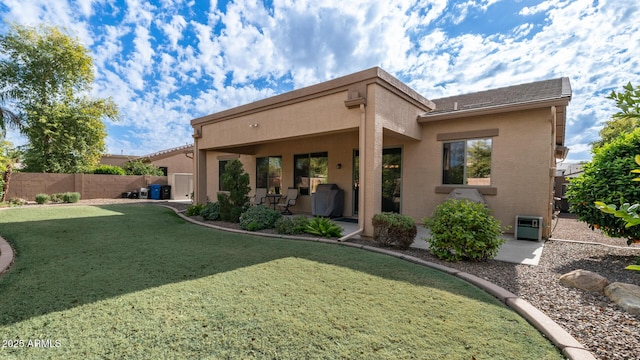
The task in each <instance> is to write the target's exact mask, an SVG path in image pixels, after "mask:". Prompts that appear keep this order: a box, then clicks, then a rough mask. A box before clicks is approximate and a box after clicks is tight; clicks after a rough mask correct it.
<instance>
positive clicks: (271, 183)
mask: <svg viewBox="0 0 640 360" xmlns="http://www.w3.org/2000/svg"><path fill="white" fill-rule="evenodd" d="M263 159H266V160H267V177H266V179H260V176H261V175H263V174H261V172H260V171H258V167H259V166H260V165H259V164H260V160H263ZM272 159H279V160H280V161H279V164H280V167H279V169H280V173H279V174H278V175H277V176H272V175H270V174H269V170H270V168H271V160H272ZM255 180H256V188H262V187H265V188H266V189H267V192H270V193H281V192H282V155H273V156H272V155H270V156H260V157H256V178H255ZM265 181H266V186H263V185H265V184H263V183H264V182H265ZM272 188H273V189H272Z"/></svg>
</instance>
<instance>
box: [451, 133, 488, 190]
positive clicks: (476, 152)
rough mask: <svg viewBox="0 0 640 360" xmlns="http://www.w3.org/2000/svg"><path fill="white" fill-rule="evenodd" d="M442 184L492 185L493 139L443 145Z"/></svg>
mask: <svg viewBox="0 0 640 360" xmlns="http://www.w3.org/2000/svg"><path fill="white" fill-rule="evenodd" d="M442 153H443V159H442V184H444V185H471V186H489V185H491V139H490V138H489V139H473V140H463V141H453V142H446V143H444V144H443V152H442Z"/></svg>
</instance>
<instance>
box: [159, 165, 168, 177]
mask: <svg viewBox="0 0 640 360" xmlns="http://www.w3.org/2000/svg"><path fill="white" fill-rule="evenodd" d="M158 169H160V171H162V176H167V174H168V173H169V168H168V167H166V166H159V167H158Z"/></svg>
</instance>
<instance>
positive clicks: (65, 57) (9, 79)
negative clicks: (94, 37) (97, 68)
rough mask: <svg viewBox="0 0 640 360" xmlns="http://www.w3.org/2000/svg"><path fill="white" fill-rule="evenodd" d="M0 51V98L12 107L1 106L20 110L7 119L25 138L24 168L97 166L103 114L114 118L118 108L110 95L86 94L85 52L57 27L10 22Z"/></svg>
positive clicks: (89, 80)
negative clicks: (12, 105) (102, 97)
mask: <svg viewBox="0 0 640 360" xmlns="http://www.w3.org/2000/svg"><path fill="white" fill-rule="evenodd" d="M0 52H2V53H3V54H4V55H5V57H4V58H3V59H2V60H0V100H2V101H3V102H4V101H7V100H12V103H13V104H15V109H7V108H4V109H5V110H7V111H9V112H10V113H11V114H21V116H17V117H16V118H11V121H10V123H12V124H14V125H18V126H17V127H18V128H19V130H20V131H21V133H22V134H24V135H25V136H26V137H27V139H28V140H29V145H28V147H27V148H26V151H25V154H24V156H25V158H24V162H25V165H26V169H27V170H28V171H37V172H82V171H84V170H86V169H88V168H91V167H93V166H95V165H96V164H97V163H98V161H99V159H100V155H101V154H102V153H103V152H104V150H105V143H104V138H105V137H106V130H105V125H104V123H103V122H102V119H103V118H105V117H106V118H111V119H114V120H116V119H117V118H118V110H117V107H116V105H115V104H114V103H113V101H112V100H111V99H110V98H107V99H94V98H91V97H89V96H88V94H89V93H90V91H91V87H92V85H93V80H94V75H93V60H92V58H91V56H90V54H89V51H88V50H87V49H86V48H85V47H84V46H83V45H82V44H81V43H80V42H79V41H78V40H77V39H76V38H72V37H71V36H69V35H67V34H65V33H63V32H62V31H61V30H60V29H58V28H56V27H49V26H40V27H38V28H32V27H24V26H20V25H12V27H11V29H10V31H9V32H8V33H7V34H6V35H2V36H0ZM7 114H8V113H6V112H3V119H4V118H6V116H7ZM15 120H19V121H17V122H18V124H16V121H15ZM2 125H3V126H4V125H5V121H4V120H3V121H2Z"/></svg>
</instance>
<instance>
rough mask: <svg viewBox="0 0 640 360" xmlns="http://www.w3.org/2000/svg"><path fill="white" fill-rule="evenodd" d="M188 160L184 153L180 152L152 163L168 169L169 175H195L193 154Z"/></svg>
mask: <svg viewBox="0 0 640 360" xmlns="http://www.w3.org/2000/svg"><path fill="white" fill-rule="evenodd" d="M189 156H190V157H191V158H188V157H187V156H186V155H185V153H184V152H178V153H175V154H173V155H171V156H167V157H163V158H160V159H152V161H151V163H152V164H153V165H155V166H157V167H166V168H167V175H169V174H172V173H181V174H191V173H193V154H189Z"/></svg>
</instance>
